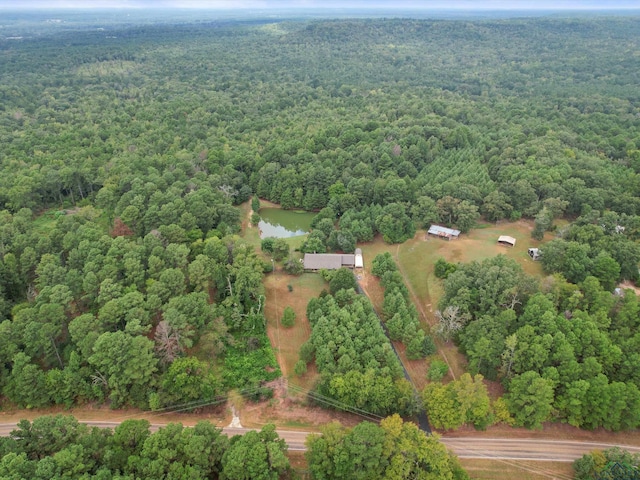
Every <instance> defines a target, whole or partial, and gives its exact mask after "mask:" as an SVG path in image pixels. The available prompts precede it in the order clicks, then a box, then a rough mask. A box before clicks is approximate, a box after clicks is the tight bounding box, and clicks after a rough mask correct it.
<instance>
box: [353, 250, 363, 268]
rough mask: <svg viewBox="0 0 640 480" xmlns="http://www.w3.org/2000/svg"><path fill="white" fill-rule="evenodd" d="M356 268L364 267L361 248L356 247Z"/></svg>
mask: <svg viewBox="0 0 640 480" xmlns="http://www.w3.org/2000/svg"><path fill="white" fill-rule="evenodd" d="M355 255H356V258H355V262H356V268H364V259H363V258H362V249H361V248H356V254H355Z"/></svg>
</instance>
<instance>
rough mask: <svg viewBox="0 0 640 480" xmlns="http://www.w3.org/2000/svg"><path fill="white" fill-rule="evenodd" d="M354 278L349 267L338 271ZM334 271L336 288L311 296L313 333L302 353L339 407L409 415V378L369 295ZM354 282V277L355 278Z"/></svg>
mask: <svg viewBox="0 0 640 480" xmlns="http://www.w3.org/2000/svg"><path fill="white" fill-rule="evenodd" d="M341 272H344V276H345V277H346V276H347V275H349V276H351V278H353V274H352V272H351V271H349V270H347V269H341V270H338V271H337V272H336V273H337V274H338V275H341ZM336 278H338V279H339V278H340V277H339V276H338V277H335V276H334V277H333V278H332V280H331V282H330V284H331V285H332V291H333V292H334V293H333V294H324V295H321V296H320V297H319V298H312V299H311V300H310V301H309V304H308V306H307V318H308V319H309V323H310V324H311V337H310V338H309V340H308V341H307V342H306V343H304V344H303V345H302V347H301V348H300V359H301V360H302V361H303V362H305V363H308V362H311V361H315V364H316V367H317V368H318V372H319V373H320V376H321V378H320V381H319V383H318V385H317V386H316V390H317V392H318V393H319V394H321V395H324V396H326V397H329V398H331V399H333V400H334V404H335V406H336V407H337V408H340V409H345V410H349V411H352V410H358V411H365V412H368V413H372V414H375V415H388V414H392V413H400V414H402V415H411V414H413V413H415V411H416V408H417V402H416V398H414V394H413V389H412V387H411V384H410V383H409V382H408V381H407V380H406V379H405V378H404V377H403V371H402V367H401V365H400V362H399V361H398V358H397V357H396V355H395V353H394V351H393V349H392V347H391V344H390V342H389V340H388V338H387V337H386V335H385V334H384V332H383V330H382V327H381V325H380V322H379V320H378V317H377V316H376V314H375V312H374V311H373V307H372V306H371V304H370V303H369V301H368V299H367V298H366V297H364V296H362V295H358V294H356V293H355V291H354V290H353V288H349V289H347V288H343V287H345V286H347V285H345V283H343V282H339V281H337V280H336ZM352 283H353V280H352Z"/></svg>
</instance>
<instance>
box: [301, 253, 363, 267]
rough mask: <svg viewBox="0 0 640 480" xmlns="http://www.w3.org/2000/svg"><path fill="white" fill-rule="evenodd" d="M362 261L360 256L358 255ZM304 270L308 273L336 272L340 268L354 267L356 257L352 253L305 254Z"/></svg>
mask: <svg viewBox="0 0 640 480" xmlns="http://www.w3.org/2000/svg"><path fill="white" fill-rule="evenodd" d="M360 259H362V254H360ZM303 264H304V269H305V270H308V271H318V270H322V269H325V270H338V269H340V268H342V267H347V268H354V267H355V266H356V255H354V254H353V253H349V254H341V253H305V254H304V260H303Z"/></svg>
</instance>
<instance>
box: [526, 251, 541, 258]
mask: <svg viewBox="0 0 640 480" xmlns="http://www.w3.org/2000/svg"><path fill="white" fill-rule="evenodd" d="M527 253H528V254H529V256H530V257H531V259H532V260H540V250H539V249H537V248H530V249H529V250H527Z"/></svg>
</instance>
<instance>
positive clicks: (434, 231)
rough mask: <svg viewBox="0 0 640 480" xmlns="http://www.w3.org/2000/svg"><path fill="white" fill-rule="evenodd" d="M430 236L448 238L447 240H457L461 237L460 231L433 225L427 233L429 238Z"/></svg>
mask: <svg viewBox="0 0 640 480" xmlns="http://www.w3.org/2000/svg"><path fill="white" fill-rule="evenodd" d="M428 235H435V236H436V237H440V238H446V239H447V240H451V239H454V240H455V239H456V238H458V237H459V236H460V230H454V229H453V228H447V227H441V226H440V225H431V227H429V230H428V231H427V236H428Z"/></svg>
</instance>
